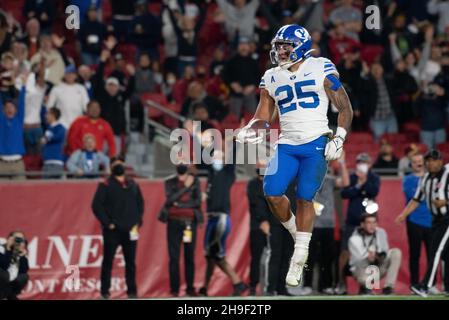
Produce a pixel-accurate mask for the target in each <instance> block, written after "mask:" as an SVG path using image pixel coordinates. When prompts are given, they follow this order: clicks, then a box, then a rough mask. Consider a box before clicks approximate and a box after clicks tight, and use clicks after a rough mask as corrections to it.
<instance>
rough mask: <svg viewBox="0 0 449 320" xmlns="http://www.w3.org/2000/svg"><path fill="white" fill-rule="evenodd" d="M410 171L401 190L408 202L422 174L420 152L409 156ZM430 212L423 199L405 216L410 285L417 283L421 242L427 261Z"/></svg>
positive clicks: (423, 170)
mask: <svg viewBox="0 0 449 320" xmlns="http://www.w3.org/2000/svg"><path fill="white" fill-rule="evenodd" d="M411 166H412V170H413V171H412V173H410V174H408V175H406V176H405V177H404V179H403V180H402V191H403V192H404V195H405V200H406V203H408V202H409V201H410V200H411V199H412V198H413V196H414V195H415V193H416V189H417V188H418V185H419V182H420V178H421V177H423V176H424V173H425V167H424V157H423V155H422V154H420V153H415V154H414V155H412V156H411ZM431 227H432V214H431V213H430V211H429V208H428V207H427V204H426V202H425V201H421V202H420V204H419V207H418V208H416V209H415V210H414V211H413V213H412V214H410V215H409V216H408V217H407V238H408V250H409V270H410V285H417V284H419V265H420V256H421V244H423V245H424V248H425V249H426V257H427V259H426V260H427V263H429V259H430V258H431V257H430V256H429V249H430V239H431Z"/></svg>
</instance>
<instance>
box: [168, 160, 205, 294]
mask: <svg viewBox="0 0 449 320" xmlns="http://www.w3.org/2000/svg"><path fill="white" fill-rule="evenodd" d="M187 170H188V167H187V166H186V165H184V164H179V165H178V166H177V167H176V171H177V175H176V176H172V177H170V178H168V179H167V180H165V195H166V200H165V205H164V210H162V211H161V212H162V213H163V215H161V216H160V217H159V220H161V221H162V222H164V223H167V241H168V254H169V257H170V293H171V295H172V296H175V297H177V296H178V295H179V285H180V284H179V255H180V251H181V244H182V243H184V261H185V262H184V267H185V279H186V283H187V288H186V293H187V295H188V296H196V291H195V287H194V286H193V281H194V279H195V259H194V257H195V243H196V234H197V232H196V230H197V225H198V223H200V224H202V223H203V215H202V213H201V211H200V210H201V186H200V181H199V180H198V178H197V177H195V176H194V175H192V174H190V173H188V172H187Z"/></svg>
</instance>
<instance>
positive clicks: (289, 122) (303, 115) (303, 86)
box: [259, 57, 338, 145]
mask: <svg viewBox="0 0 449 320" xmlns="http://www.w3.org/2000/svg"><path fill="white" fill-rule="evenodd" d="M330 74H335V75H337V76H338V72H337V69H336V68H335V65H334V64H333V63H332V62H331V61H330V60H329V59H327V58H314V57H310V58H307V59H305V60H304V62H303V63H302V64H301V65H300V66H299V68H298V70H296V71H295V72H291V71H289V70H285V69H282V68H281V67H275V68H271V69H269V70H267V71H266V72H265V74H264V75H263V77H262V80H261V82H260V85H259V87H260V88H263V89H266V90H267V91H268V93H269V94H270V96H271V97H272V98H273V99H274V101H275V104H276V106H277V108H278V113H279V122H280V127H281V134H280V135H279V140H278V143H282V144H292V145H299V144H304V143H307V142H310V141H313V140H315V139H317V138H318V137H320V136H321V135H325V134H328V133H332V130H330V129H329V126H328V119H327V108H328V106H329V98H328V97H327V94H326V91H325V90H324V78H325V77H326V76H328V75H330Z"/></svg>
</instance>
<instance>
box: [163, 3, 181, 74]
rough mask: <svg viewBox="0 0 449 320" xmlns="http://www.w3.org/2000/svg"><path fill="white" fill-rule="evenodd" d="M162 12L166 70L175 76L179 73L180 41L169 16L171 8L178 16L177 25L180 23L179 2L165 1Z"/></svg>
mask: <svg viewBox="0 0 449 320" xmlns="http://www.w3.org/2000/svg"><path fill="white" fill-rule="evenodd" d="M163 4H164V5H163V6H162V11H161V17H162V37H163V42H164V52H165V60H164V70H165V71H166V72H171V73H174V74H177V73H178V61H177V58H176V57H177V55H178V40H177V37H176V33H175V28H174V26H173V24H172V21H171V19H170V14H169V8H170V9H171V10H172V11H173V13H174V15H175V16H176V24H178V22H179V18H180V17H181V15H180V7H179V3H178V1H177V0H164V1H163Z"/></svg>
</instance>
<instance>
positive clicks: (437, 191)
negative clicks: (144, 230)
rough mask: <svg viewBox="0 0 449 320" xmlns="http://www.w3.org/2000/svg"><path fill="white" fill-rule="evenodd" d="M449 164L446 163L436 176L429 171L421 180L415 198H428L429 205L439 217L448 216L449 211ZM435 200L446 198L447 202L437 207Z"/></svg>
mask: <svg viewBox="0 0 449 320" xmlns="http://www.w3.org/2000/svg"><path fill="white" fill-rule="evenodd" d="M448 175H449V164H446V165H445V166H444V167H443V168H442V169H441V171H440V172H438V173H437V174H436V175H435V176H433V177H432V176H431V174H430V173H429V172H427V173H426V174H425V175H424V176H423V177H422V178H421V180H420V182H419V187H418V188H417V189H416V192H415V195H414V196H413V200H415V201H418V202H421V201H423V200H426V202H427V206H428V207H429V209H430V211H431V212H432V214H433V216H434V217H435V218H437V219H440V218H443V217H445V216H448V213H449V178H448ZM433 200H446V201H447V204H446V205H445V206H442V207H440V208H437V207H436V206H435V205H434V204H433V203H432V202H433Z"/></svg>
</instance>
